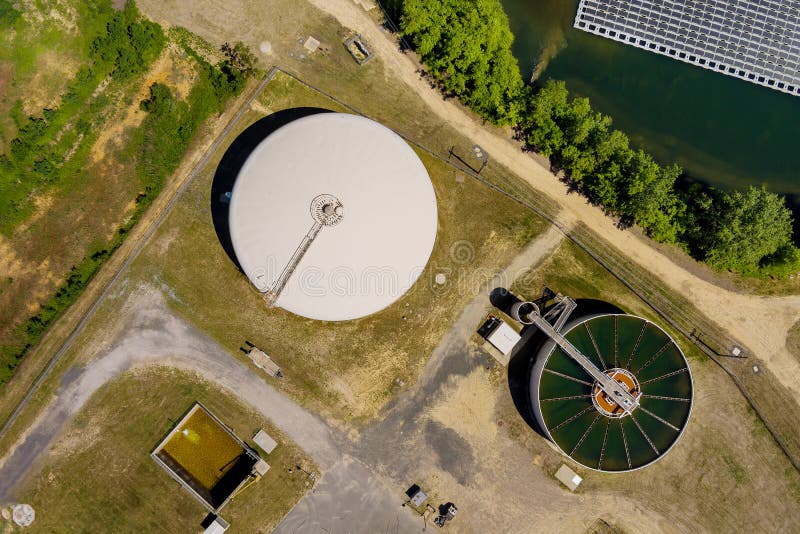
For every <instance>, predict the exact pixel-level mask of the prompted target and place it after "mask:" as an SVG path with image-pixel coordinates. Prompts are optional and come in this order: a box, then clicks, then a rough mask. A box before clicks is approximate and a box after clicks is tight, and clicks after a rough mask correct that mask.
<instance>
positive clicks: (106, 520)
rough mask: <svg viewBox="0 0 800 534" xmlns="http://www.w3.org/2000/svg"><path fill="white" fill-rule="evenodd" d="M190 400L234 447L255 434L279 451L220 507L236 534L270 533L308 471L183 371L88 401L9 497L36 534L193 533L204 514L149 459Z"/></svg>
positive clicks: (147, 375)
mask: <svg viewBox="0 0 800 534" xmlns="http://www.w3.org/2000/svg"><path fill="white" fill-rule="evenodd" d="M195 401H199V402H201V403H202V404H203V405H205V406H206V407H208V409H209V410H211V411H212V412H213V413H214V414H215V415H216V416H217V417H219V418H220V419H221V420H223V421H225V423H226V424H227V425H229V426H230V427H231V428H232V429H233V430H234V431H235V432H236V434H237V435H238V436H239V437H240V438H249V437H250V436H252V435H253V434H255V432H256V431H257V430H258V429H259V428H263V429H264V430H266V431H267V432H268V433H269V434H270V435H271V436H273V437H274V438H275V439H276V441H277V442H278V446H277V447H276V449H275V450H274V451H273V452H272V453H270V455H269V458H268V462H269V464H270V466H271V469H270V470H269V471H268V472H267V474H266V475H265V476H264V477H263V478H262V479H261V480H260V481H259V482H257V483H255V484H253V485H252V486H250V487H248V488H247V489H245V490H244V491H243V492H242V493H241V494H239V495H238V496H236V497H234V499H233V500H232V501H231V502H230V503H229V504H228V505H227V506H226V507H225V509H224V517H225V519H227V520H228V521H229V522H231V524H232V525H233V527H234V528H235V529H236V531H237V532H270V531H271V530H272V528H274V526H275V525H276V524H277V523H278V521H279V520H280V519H281V518H282V517H283V516H284V515H285V514H286V513H288V511H289V510H290V509H291V507H292V506H294V504H295V503H296V502H297V500H298V499H299V498H300V497H301V495H303V494H304V493H305V491H307V490H308V486H306V483H307V482H308V478H307V475H305V474H304V473H303V472H302V471H300V470H298V469H293V470H292V472H291V473H290V472H289V471H288V469H287V466H294V465H298V464H299V465H302V466H304V469H306V471H309V472H314V471H316V467H315V465H314V464H313V462H312V461H311V460H310V459H309V458H308V457H306V456H305V454H304V453H303V452H302V451H301V450H300V449H299V448H297V447H296V446H295V445H294V444H293V443H291V442H290V441H289V440H288V439H287V438H286V437H285V436H284V435H283V434H282V433H281V432H280V431H279V430H277V429H276V428H275V427H273V426H272V425H271V424H270V423H269V422H268V421H267V420H265V419H263V418H262V417H261V416H259V415H258V414H256V413H255V412H254V411H253V410H252V409H251V408H249V407H248V406H245V405H243V404H241V403H240V402H239V401H237V400H236V399H235V398H234V397H233V396H232V395H231V394H230V393H228V392H226V391H222V390H219V389H218V388H217V387H216V386H213V385H211V384H209V383H208V382H205V381H203V380H202V379H201V378H199V377H197V376H195V375H191V374H186V373H183V372H179V371H175V370H171V369H167V368H160V367H151V368H145V369H139V370H135V371H130V372H127V373H125V374H123V375H122V376H120V377H119V378H117V379H115V380H113V381H112V382H109V383H108V384H106V385H105V386H103V387H102V388H101V389H100V390H98V391H97V393H95V394H94V395H93V396H92V398H91V399H90V400H89V402H88V403H87V405H86V406H85V407H84V408H83V409H82V410H81V411H80V412H79V414H78V415H77V416H76V418H75V420H74V421H73V422H72V423H71V424H70V425H69V426H68V428H67V429H66V431H65V432H64V434H63V435H62V436H61V437H60V439H59V440H58V441H57V442H56V443H55V444H54V447H53V449H52V450H51V452H50V453H48V454H47V456H46V457H45V458H44V459H43V460H44V466H43V468H42V471H41V472H40V473H39V474H38V475H37V476H35V477H34V478H33V479H29V481H28V483H27V485H26V486H25V487H23V488H22V489H21V491H20V492H19V494H18V497H19V502H28V503H30V504H31V505H33V507H34V508H35V510H36V522H35V523H34V525H33V527H34V528H33V531H36V532H100V531H104V532H188V531H199V530H200V521H202V519H203V518H204V517H205V515H206V513H207V512H206V510H205V508H203V506H202V505H201V504H200V503H199V502H197V501H196V500H195V498H194V497H192V496H191V495H190V494H189V492H187V491H186V490H185V489H183V488H182V487H180V486H179V485H178V484H177V483H175V481H173V479H172V478H171V477H170V476H169V475H168V474H167V473H166V472H165V471H164V470H163V469H162V468H161V467H159V466H158V465H157V464H156V463H155V462H154V461H153V460H152V459H151V458H150V451H151V450H153V448H154V447H155V445H156V444H158V442H159V441H160V440H161V439H163V437H164V435H165V434H166V433H167V432H168V431H169V430H170V429H171V428H172V425H173V424H174V423H173V422H174V421H176V420H178V419H179V418H180V417H181V416H182V415H183V413H184V412H185V411H186V409H187V407H188V406H190V405H191V404H192V403H193V402H195Z"/></svg>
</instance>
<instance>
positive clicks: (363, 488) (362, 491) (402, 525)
mask: <svg viewBox="0 0 800 534" xmlns="http://www.w3.org/2000/svg"><path fill="white" fill-rule="evenodd" d="M403 497H404V495H403V494H402V491H398V492H397V493H396V494H393V493H391V492H389V491H386V486H385V485H384V484H383V483H382V482H381V481H380V480H379V479H377V478H376V477H375V475H374V474H373V473H372V472H371V471H370V470H369V469H367V468H366V467H365V466H364V465H363V464H361V463H360V462H359V461H358V460H355V459H353V458H352V457H350V456H346V457H344V458H343V459H342V460H341V461H340V462H339V463H337V464H336V465H335V466H333V468H332V469H331V470H330V471H328V472H327V473H325V474H324V475H323V476H322V478H321V479H320V481H319V483H318V484H317V486H316V487H315V488H314V491H313V492H312V493H309V494H308V495H307V496H306V497H304V498H303V499H301V500H300V502H299V503H297V505H296V506H295V507H294V508H293V509H292V511H291V512H289V514H288V515H287V516H286V517H285V518H284V520H283V521H282V522H281V523H280V524H279V525H278V527H277V528H276V529H275V531H274V532H276V533H278V534H289V533H291V534H299V533H304V534H317V533H319V534H323V533H327V534H345V533H356V532H358V533H361V532H370V533H378V532H384V533H387V534H388V533H393V534H394V533H404V532H421V531H423V530H424V528H425V523H424V522H423V519H422V517H421V516H418V515H416V514H415V513H414V512H412V511H411V510H410V509H407V508H403V507H402V504H403Z"/></svg>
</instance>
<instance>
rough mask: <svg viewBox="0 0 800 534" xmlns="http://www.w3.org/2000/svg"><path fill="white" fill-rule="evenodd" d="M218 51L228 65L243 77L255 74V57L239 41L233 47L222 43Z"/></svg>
mask: <svg viewBox="0 0 800 534" xmlns="http://www.w3.org/2000/svg"><path fill="white" fill-rule="evenodd" d="M220 50H221V51H222V53H223V54H224V55H225V57H226V58H227V61H228V62H229V64H230V65H231V66H232V67H233V68H235V69H236V70H238V71H239V72H241V73H242V75H244V76H245V77H249V76H252V75H253V74H254V73H255V70H256V66H255V65H256V55H255V54H253V53H252V52H251V51H250V49H249V48H248V47H247V45H245V44H244V43H243V42H241V41H239V42H237V43H236V44H235V45H234V46H231V45H230V44H228V43H223V45H222V47H221V48H220Z"/></svg>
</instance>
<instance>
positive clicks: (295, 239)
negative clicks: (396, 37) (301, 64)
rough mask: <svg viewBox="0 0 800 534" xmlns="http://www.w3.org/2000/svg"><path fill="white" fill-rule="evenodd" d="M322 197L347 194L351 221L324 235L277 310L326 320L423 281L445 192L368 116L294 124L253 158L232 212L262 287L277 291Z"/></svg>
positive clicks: (242, 258)
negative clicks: (275, 287)
mask: <svg viewBox="0 0 800 534" xmlns="http://www.w3.org/2000/svg"><path fill="white" fill-rule="evenodd" d="M320 194H329V195H334V196H335V197H336V198H338V199H339V200H340V201H341V203H342V204H343V205H344V206H345V208H344V209H345V213H346V216H345V217H343V219H342V221H341V222H340V223H339V224H338V225H336V226H335V227H324V228H322V229H321V230H320V231H319V233H318V234H317V235H316V237H315V238H314V240H313V242H312V243H311V245H310V246H309V247H308V248H307V250H306V252H305V255H304V256H303V258H302V259H301V260H300V263H299V264H298V265H297V269H296V270H295V271H294V273H293V274H292V275H291V276H290V277H289V280H288V282H287V284H286V286H285V288H284V291H283V292H282V293H281V294H280V295H279V296H278V298H277V299H276V301H275V305H276V306H280V307H282V308H284V309H286V310H288V311H290V312H292V313H295V314H297V315H300V316H303V317H307V318H310V319H318V320H326V321H344V320H352V319H358V318H360V317H364V316H367V315H371V314H373V313H376V312H378V311H380V310H382V309H384V308H386V307H388V306H390V305H391V304H392V303H393V302H395V301H396V300H397V299H399V298H400V297H401V296H402V295H403V294H405V293H406V292H407V291H408V290H409V289H410V288H411V286H413V284H414V283H415V282H416V281H417V279H418V278H419V276H420V275H421V274H422V271H423V270H424V268H425V265H426V264H427V262H428V259H429V258H430V255H431V253H432V252H433V246H434V243H435V240H436V232H437V226H438V210H437V205H436V195H435V192H434V189H433V184H432V183H431V181H430V177H429V176H428V172H427V169H426V168H425V166H424V165H423V164H422V162H421V161H420V159H419V157H418V156H417V154H416V153H415V152H414V151H413V150H412V149H411V147H410V146H409V145H408V144H407V143H406V142H405V141H404V140H403V139H402V138H401V137H400V136H399V135H397V134H396V133H395V132H393V131H392V130H390V129H389V128H386V127H385V126H383V125H381V124H379V123H377V122H375V121H372V120H370V119H367V118H365V117H361V116H359V115H352V114H346V113H320V114H317V115H311V116H308V117H304V118H301V119H298V120H295V121H293V122H291V123H289V124H287V125H285V126H283V127H281V128H279V129H277V130H276V131H274V132H273V133H272V134H270V135H269V136H268V137H267V138H266V139H264V140H263V141H261V143H260V144H259V145H258V146H257V147H256V148H255V149H254V150H253V151H252V153H251V154H250V155H249V156H248V159H247V160H246V161H245V163H244V165H243V166H242V168H241V170H240V172H239V175H238V176H237V178H236V183H235V185H234V187H233V191H232V194H231V203H230V213H229V223H230V234H231V242H232V244H233V248H234V251H235V253H236V257H237V260H238V261H239V264H240V265H241V267H242V270H243V271H244V272H245V274H246V275H247V277H248V278H249V279H250V281H251V282H252V283H253V284H254V285H255V286H256V288H257V289H258V290H259V291H261V292H265V291H267V290H269V289H270V288H271V287H272V286H273V284H274V282H275V281H276V280H277V278H278V277H279V275H280V273H281V272H282V271H283V269H284V267H285V266H286V265H287V264H288V263H289V258H290V257H291V256H292V255H293V254H294V253H295V251H297V250H298V248H299V247H300V243H301V241H302V240H303V238H304V236H306V234H307V233H309V231H310V229H311V227H312V225H313V223H314V220H313V218H312V217H311V216H310V214H309V205H310V203H311V201H312V200H313V199H314V198H315V197H316V196H318V195H320Z"/></svg>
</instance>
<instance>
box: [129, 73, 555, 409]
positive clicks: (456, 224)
mask: <svg viewBox="0 0 800 534" xmlns="http://www.w3.org/2000/svg"><path fill="white" fill-rule="evenodd" d="M301 106H310V107H320V108H326V109H334V110H339V109H341V108H340V107H339V106H337V105H336V104H335V103H333V102H331V101H330V100H328V99H327V98H325V97H323V96H321V95H319V94H317V93H315V92H314V91H312V90H310V89H308V88H307V87H304V86H303V85H302V84H300V83H299V82H297V81H295V80H293V79H291V78H290V77H288V76H286V75H284V74H278V75H277V77H276V78H275V79H274V80H273V81H272V82H270V84H269V85H268V86H267V88H266V90H265V92H264V93H263V94H262V96H261V97H260V98H259V101H258V103H257V104H256V105H255V106H254V111H253V112H252V113H250V114H249V115H248V116H246V117H245V120H243V121H242V124H241V125H240V128H239V131H241V130H242V129H244V128H245V127H246V126H247V125H248V124H250V123H252V122H255V121H256V120H257V119H259V118H261V117H263V116H265V115H268V114H270V113H273V112H275V111H278V110H281V109H288V108H294V107H301ZM233 137H235V134H233V135H232V137H231V138H230V139H228V140H226V141H225V142H224V143H223V144H222V147H221V149H220V150H219V152H218V153H217V154H215V155H214V157H212V159H211V161H210V162H209V165H208V167H207V168H206V169H205V170H204V171H203V173H202V175H201V176H198V179H197V180H196V181H195V182H194V183H193V184H192V186H191V187H190V188H189V189H188V190H187V191H186V193H185V195H184V196H183V198H182V199H181V201H180V203H179V204H178V205H177V206H176V209H175V211H174V212H173V213H172V214H171V216H170V217H169V219H168V220H167V221H166V222H165V224H164V225H163V226H162V228H161V229H160V230H159V233H158V234H157V235H156V236H155V239H153V241H152V242H151V243H150V244H149V245H148V247H147V248H146V249H145V251H144V252H143V253H142V255H141V256H140V257H139V258H138V259H137V261H136V262H135V264H134V266H133V269H132V272H133V277H134V278H138V279H140V280H144V281H147V282H150V283H152V284H155V285H163V286H166V287H167V288H168V291H166V293H167V294H169V295H171V296H172V297H173V298H172V300H171V303H172V306H173V307H174V308H175V309H176V310H177V311H179V312H180V313H181V314H182V315H184V316H185V317H187V318H188V319H189V320H190V321H191V322H193V323H194V324H196V325H197V326H199V327H200V328H201V329H202V330H204V331H206V332H208V333H209V334H210V335H211V336H213V337H214V338H215V339H216V340H218V341H219V342H220V343H221V344H222V345H224V346H225V347H227V348H228V349H229V350H230V351H231V352H232V353H234V354H237V355H238V356H239V357H240V358H242V359H244V360H246V357H244V356H243V355H242V353H241V352H239V350H238V349H239V347H241V346H242V345H243V343H244V341H245V340H248V341H250V342H252V343H255V344H256V345H257V346H259V347H261V348H262V349H264V350H265V351H267V352H268V353H269V354H270V355H271V356H272V358H273V359H274V360H275V361H276V362H278V364H279V365H281V367H282V368H283V370H284V374H285V375H286V378H285V379H284V380H282V381H276V382H275V385H276V386H277V387H280V388H281V389H283V390H284V391H286V392H288V393H289V394H291V395H292V396H293V397H295V398H297V399H299V400H300V401H302V402H304V403H306V404H307V405H310V406H311V407H312V408H313V409H315V410H316V411H319V412H321V413H324V414H326V415H333V416H334V417H336V418H341V419H344V420H350V421H356V422H358V421H362V422H363V421H366V420H368V419H370V418H372V417H374V416H376V415H377V414H378V413H379V412H380V409H381V408H382V407H383V406H384V405H385V404H386V403H387V402H388V401H389V400H390V399H391V398H392V396H393V395H394V394H395V393H397V392H398V391H399V390H401V389H402V388H403V387H404V386H405V385H408V384H411V383H412V382H413V381H414V380H416V378H417V377H418V376H419V374H420V372H421V370H422V368H423V366H424V365H425V362H426V361H427V359H428V358H429V356H430V354H431V352H432V351H433V349H434V348H435V347H436V344H437V343H438V341H439V340H440V339H441V337H442V336H443V334H444V333H445V332H446V331H447V329H448V328H449V326H450V325H451V324H452V323H453V322H454V320H455V319H456V317H457V316H458V314H459V313H461V310H462V309H463V307H464V306H465V305H466V304H467V303H468V302H469V301H470V300H471V299H472V298H473V297H474V296H475V295H476V294H477V291H478V289H479V287H480V285H481V283H482V282H483V281H484V280H485V279H486V278H487V277H488V276H489V274H490V273H493V272H495V271H497V270H499V269H502V268H503V267H504V266H505V265H507V264H508V263H509V262H510V260H511V259H512V258H513V257H514V256H515V255H516V254H517V253H518V252H519V251H520V250H521V249H522V248H523V247H524V246H525V244H526V243H528V242H529V241H530V240H531V239H532V238H533V237H535V236H536V235H537V234H538V233H539V232H540V231H542V230H543V228H544V223H543V221H541V220H540V219H538V218H537V217H535V216H534V215H533V214H532V213H530V212H529V211H528V210H526V209H524V208H523V207H521V206H519V205H518V204H517V203H515V202H513V201H511V200H509V199H508V198H506V197H504V196H502V195H500V194H497V193H496V192H494V191H493V190H491V189H489V188H487V187H485V186H484V185H482V184H480V183H479V182H477V181H474V180H472V179H471V178H468V177H464V176H461V175H459V174H458V173H457V172H456V171H454V169H452V168H451V167H449V166H448V165H446V164H445V163H443V162H441V161H439V160H437V159H435V158H432V157H429V156H427V155H426V154H424V153H422V154H420V157H421V159H422V161H423V163H424V164H425V166H426V167H427V169H428V172H429V174H430V176H431V180H432V182H433V185H434V189H435V192H436V197H437V202H438V209H439V228H438V235H437V239H436V244H435V247H434V251H433V255H432V257H431V259H430V262H429V263H428V266H427V267H426V269H425V271H424V272H423V273H422V276H421V277H420V279H419V281H418V282H417V284H416V285H415V286H414V287H413V288H412V289H411V290H410V291H409V292H408V293H407V294H406V295H405V296H403V297H402V298H401V299H400V300H399V301H398V302H397V303H395V304H394V305H392V306H391V307H389V308H388V309H386V310H384V311H381V312H379V313H377V314H374V315H372V316H370V317H366V318H364V319H360V320H356V321H347V322H342V323H325V324H323V323H320V322H318V321H311V320H307V319H304V318H302V317H298V316H296V315H293V314H290V313H288V312H286V311H283V310H281V309H280V308H273V309H268V308H267V307H266V306H265V304H264V302H263V300H262V298H261V295H260V294H259V293H258V292H257V291H256V290H255V289H254V288H253V287H252V286H251V284H250V283H249V281H248V280H247V279H246V278H245V276H244V275H243V274H242V273H241V272H239V271H238V270H237V268H236V267H235V265H234V264H233V262H232V261H231V260H230V259H229V258H228V256H227V255H226V253H225V252H224V251H223V249H222V247H221V245H220V242H219V241H218V239H217V236H216V234H215V231H214V228H213V225H212V218H211V213H210V209H209V206H210V202H211V199H210V191H211V185H212V178H213V176H214V172H215V170H216V168H217V164H218V162H219V160H220V158H221V157H222V154H223V152H224V151H225V149H226V148H227V146H228V145H229V144H230V143H231V142H232V141H233ZM274 230H275V231H279V229H274ZM438 273H443V274H446V276H447V277H448V282H447V283H446V284H445V285H444V286H437V285H436V284H435V283H434V279H435V276H436V274H438ZM131 285H133V286H135V285H136V283H133V284H131ZM477 326H478V325H476V328H477Z"/></svg>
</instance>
